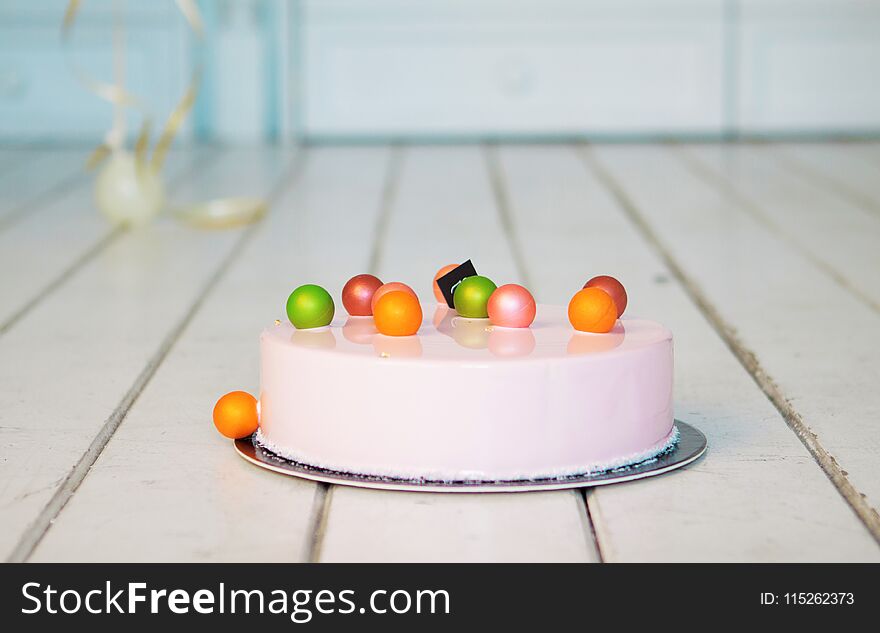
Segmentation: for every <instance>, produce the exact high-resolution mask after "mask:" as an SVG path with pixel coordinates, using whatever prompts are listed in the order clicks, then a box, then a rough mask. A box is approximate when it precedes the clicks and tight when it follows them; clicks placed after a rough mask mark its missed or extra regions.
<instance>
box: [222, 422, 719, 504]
mask: <svg viewBox="0 0 880 633" xmlns="http://www.w3.org/2000/svg"><path fill="white" fill-rule="evenodd" d="M675 426H676V427H677V428H678V432H679V438H678V442H676V443H675V444H674V445H673V446H671V447H670V448H668V449H666V450H665V451H663V452H662V453H660V454H659V455H656V456H655V457H652V458H650V459H647V460H645V461H643V462H639V463H637V464H632V465H630V466H624V467H621V468H615V469H613V470H606V471H601V472H593V473H584V474H581V475H568V476H565V477H558V478H557V477H553V478H547V479H524V480H512V481H481V480H465V481H432V480H423V479H395V478H392V477H378V476H374V475H358V474H353V473H346V472H339V471H334V470H326V469H324V468H318V467H315V466H309V465H308V464H303V463H300V462H295V461H292V460H289V459H285V458H283V457H280V456H278V455H275V454H274V453H272V452H270V451H267V450H266V449H265V448H263V447H262V446H259V445H257V444H255V442H254V441H253V439H252V438H250V437H248V438H244V439H240V440H235V450H236V452H237V453H238V454H239V455H240V456H241V457H243V458H244V459H245V460H247V461H249V462H251V463H252V464H256V465H257V466H260V467H261V468H265V469H267V470H271V471H273V472H276V473H281V474H282V475H291V476H293V477H301V478H303V479H310V480H312V481H320V482H323V483H327V484H338V485H340V486H356V487H358V488H376V489H379V490H404V491H412V492H531V491H536V490H563V489H566V488H582V487H588V486H606V485H608V484H616V483H621V482H624V481H633V480H634V479H643V478H645V477H654V476H656V475H662V474H663V473H668V472H669V471H671V470H675V469H676V468H681V467H682V466H687V465H688V464H690V463H691V462H693V461H695V460H697V459H699V458H700V457H701V456H702V455H703V453H705V452H706V446H707V443H706V436H705V435H703V434H702V433H701V432H700V431H699V430H698V429H695V428H694V427H692V426H691V425H690V424H685V423H684V422H682V421H680V420H676V421H675Z"/></svg>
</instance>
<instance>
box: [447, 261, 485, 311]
mask: <svg viewBox="0 0 880 633" xmlns="http://www.w3.org/2000/svg"><path fill="white" fill-rule="evenodd" d="M476 274H477V269H476V268H474V265H473V264H472V263H471V260H467V261H466V262H465V263H463V264H462V265H461V266H458V267H456V268H453V269H452V270H450V271H449V272H448V273H446V274H445V275H443V276H442V277H440V278H439V279H437V285H438V286H439V287H440V292H442V293H443V298H444V299H446V305H448V306H449V307H450V308H453V309H454V308H455V303H454V302H453V301H452V293H453V292H455V287H456V286H457V285H458V284H459V283H460V282H461V280H462V279H464V278H465V277H473V276H475V275H476Z"/></svg>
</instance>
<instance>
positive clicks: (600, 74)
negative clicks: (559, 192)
mask: <svg viewBox="0 0 880 633" xmlns="http://www.w3.org/2000/svg"><path fill="white" fill-rule="evenodd" d="M65 5H66V0H45V1H44V2H39V3H35V2H29V1H28V0H0V141H10V140H11V141H15V142H27V141H41V142H59V141H86V142H89V143H91V142H95V141H97V140H98V139H100V137H101V136H102V135H103V133H104V132H105V131H106V129H107V128H108V127H109V125H110V120H111V108H110V106H109V105H108V104H107V103H104V102H102V101H101V100H100V99H98V98H97V97H96V96H95V95H93V94H90V93H89V92H88V91H87V90H86V89H85V88H84V87H83V86H82V85H81V83H79V82H77V80H76V79H75V78H74V76H73V75H72V72H71V67H70V61H71V60H75V61H76V63H77V64H78V65H79V66H80V67H81V68H82V69H83V70H85V71H87V72H88V73H90V74H92V75H93V76H95V77H96V78H100V79H104V80H109V79H110V78H111V77H112V74H113V73H112V45H111V42H112V31H113V25H114V10H113V7H114V2H113V0H90V1H89V2H87V3H83V8H82V11H81V14H80V17H79V19H78V22H77V26H76V29H75V32H74V36H73V38H72V46H71V49H70V51H69V52H65V50H64V49H63V47H62V46H61V43H60V38H59V27H60V23H61V18H62V15H63V13H64V7H65ZM115 6H118V7H120V9H121V13H122V14H124V16H125V18H126V19H125V29H124V30H125V38H124V39H125V42H126V58H127V63H126V67H127V73H126V74H127V83H128V87H129V88H130V89H131V90H132V91H133V92H134V93H135V94H137V95H138V96H140V97H142V98H143V100H144V102H145V103H146V104H147V105H148V106H149V109H150V111H151V113H152V115H153V117H154V119H155V120H156V121H161V120H163V119H164V118H165V117H166V116H167V115H168V113H169V112H170V111H171V109H172V108H173V106H174V104H175V103H176V102H177V100H178V99H180V97H181V95H182V94H183V93H184V91H185V90H186V86H187V84H188V82H189V80H190V77H191V76H192V73H193V71H194V69H195V67H200V68H201V70H202V73H201V76H202V84H201V94H200V98H199V99H198V101H197V104H196V107H195V109H194V111H193V113H192V116H191V119H190V120H189V121H188V124H187V128H186V129H185V130H184V132H183V134H182V138H186V137H189V136H190V135H191V133H193V132H194V134H195V136H197V137H198V138H199V139H202V140H220V141H232V142H250V141H262V140H278V139H288V138H292V137H293V136H295V135H299V136H304V137H307V138H311V139H314V140H321V139H325V138H326V139H343V140H345V139H379V140H385V141H387V140H389V139H393V138H398V137H409V138H416V139H418V138H429V139H430V138H437V139H448V138H458V139H465V140H467V139H474V138H485V137H491V136H495V137H501V138H506V137H530V136H538V137H572V136H580V137H589V138H599V139H602V138H644V137H650V136H670V137H694V136H696V137H710V138H718V137H723V136H731V135H736V134H742V135H770V136H774V135H776V136H779V135H813V136H815V135H823V134H834V135H839V134H852V135H865V134H874V135H876V134H880V82H878V81H876V76H877V75H878V70H877V69H878V68H880V2H876V0H419V1H418V2H413V1H412V0H201V1H200V2H199V6H200V7H201V9H202V13H203V16H204V21H205V26H206V29H205V30H206V36H205V38H204V39H203V40H201V41H198V42H197V41H196V40H195V38H194V37H193V35H192V33H191V32H190V30H189V28H188V27H187V26H186V23H185V21H184V20H183V19H182V18H181V17H180V15H179V12H178V9H177V8H176V7H175V6H174V3H173V2H172V1H171V0H163V1H162V2H155V3H144V2H136V1H135V0H116V5H115ZM139 125H140V114H138V113H132V116H131V125H130V132H131V133H132V134H134V133H136V131H137V129H138V127H139Z"/></svg>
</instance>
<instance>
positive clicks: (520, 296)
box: [486, 284, 537, 327]
mask: <svg viewBox="0 0 880 633" xmlns="http://www.w3.org/2000/svg"><path fill="white" fill-rule="evenodd" d="M486 309H487V311H488V313H489V322H490V323H491V324H492V325H498V326H500V327H529V326H530V325H531V324H532V321H534V320H535V312H536V311H537V306H536V305H535V298H534V297H532V293H531V292H529V291H528V290H526V289H525V288H523V287H522V286H520V285H518V284H505V285H503V286H500V287H498V288H497V289H496V290H495V292H493V293H492V296H491V297H489V303H488V305H487V306H486Z"/></svg>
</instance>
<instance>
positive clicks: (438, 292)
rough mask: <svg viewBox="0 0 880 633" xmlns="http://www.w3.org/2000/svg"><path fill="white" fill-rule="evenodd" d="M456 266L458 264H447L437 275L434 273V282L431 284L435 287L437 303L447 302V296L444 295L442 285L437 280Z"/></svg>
mask: <svg viewBox="0 0 880 633" xmlns="http://www.w3.org/2000/svg"><path fill="white" fill-rule="evenodd" d="M456 268H458V264H446V265H445V266H444V267H443V268H441V269H440V270H438V271H437V274H436V275H434V283H433V284H431V285H432V286H433V288H434V296H435V297H436V298H437V303H446V297H444V296H443V291H442V290H440V286H438V285H437V280H438V279H440V277H442V276H443V275H445V274H447V273H449V272H452V271H453V270H455V269H456Z"/></svg>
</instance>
